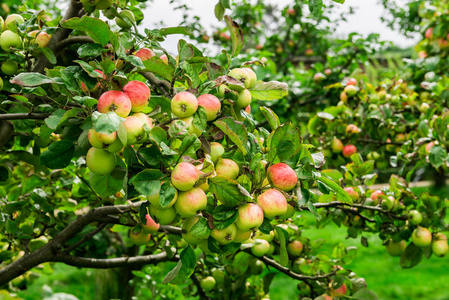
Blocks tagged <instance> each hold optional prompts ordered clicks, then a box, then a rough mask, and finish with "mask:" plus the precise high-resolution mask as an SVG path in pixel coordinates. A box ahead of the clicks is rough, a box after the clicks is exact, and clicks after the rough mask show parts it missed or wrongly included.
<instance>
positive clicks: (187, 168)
mask: <svg viewBox="0 0 449 300" xmlns="http://www.w3.org/2000/svg"><path fill="white" fill-rule="evenodd" d="M199 179H200V171H198V169H197V168H195V166H194V165H192V164H191V163H188V162H182V163H179V164H177V165H176V167H175V168H174V169H173V171H172V173H171V182H172V184H173V186H174V187H175V188H177V189H178V190H180V191H188V190H190V189H192V188H193V186H194V185H195V183H196V182H197V181H198V180H199Z"/></svg>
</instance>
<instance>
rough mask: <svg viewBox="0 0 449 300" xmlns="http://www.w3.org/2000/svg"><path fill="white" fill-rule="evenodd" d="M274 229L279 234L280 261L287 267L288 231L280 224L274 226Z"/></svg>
mask: <svg viewBox="0 0 449 300" xmlns="http://www.w3.org/2000/svg"><path fill="white" fill-rule="evenodd" d="M274 230H276V231H277V233H278V236H279V243H280V247H279V251H280V255H279V258H280V263H281V265H283V266H284V267H285V266H287V264H288V253H287V241H288V232H287V231H286V230H285V229H283V228H281V227H279V226H276V227H274Z"/></svg>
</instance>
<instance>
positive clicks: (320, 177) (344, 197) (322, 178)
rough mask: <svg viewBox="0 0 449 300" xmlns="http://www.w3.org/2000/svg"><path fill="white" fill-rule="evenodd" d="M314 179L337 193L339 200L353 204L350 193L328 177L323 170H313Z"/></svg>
mask: <svg viewBox="0 0 449 300" xmlns="http://www.w3.org/2000/svg"><path fill="white" fill-rule="evenodd" d="M313 179H314V180H316V181H317V182H318V183H321V184H323V185H324V186H326V187H327V188H328V189H329V190H331V191H333V192H334V193H336V194H337V200H338V201H340V202H343V203H346V204H349V205H352V198H351V197H350V196H349V194H348V193H347V192H346V191H345V190H344V189H343V188H342V187H341V186H339V185H338V184H337V183H336V182H334V181H333V180H332V179H330V178H328V177H326V175H324V174H322V173H321V172H313Z"/></svg>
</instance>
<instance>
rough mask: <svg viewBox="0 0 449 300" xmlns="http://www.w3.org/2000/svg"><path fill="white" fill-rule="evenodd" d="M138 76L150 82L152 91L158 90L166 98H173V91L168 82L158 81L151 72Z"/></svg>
mask: <svg viewBox="0 0 449 300" xmlns="http://www.w3.org/2000/svg"><path fill="white" fill-rule="evenodd" d="M140 74H141V75H142V76H143V77H145V78H146V79H147V80H148V81H149V82H150V84H151V86H152V87H153V89H158V90H159V91H160V92H161V93H162V94H163V95H164V96H165V97H167V98H171V97H172V96H173V95H172V94H173V90H172V88H171V85H170V83H169V82H168V81H166V80H160V79H158V78H157V77H156V76H154V74H153V73H151V72H140Z"/></svg>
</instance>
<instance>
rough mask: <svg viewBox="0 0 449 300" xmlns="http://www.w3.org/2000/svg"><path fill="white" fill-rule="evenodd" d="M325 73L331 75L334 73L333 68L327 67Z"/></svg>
mask: <svg viewBox="0 0 449 300" xmlns="http://www.w3.org/2000/svg"><path fill="white" fill-rule="evenodd" d="M324 74H326V75H327V76H329V75H330V74H332V70H331V69H326V70H324Z"/></svg>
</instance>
